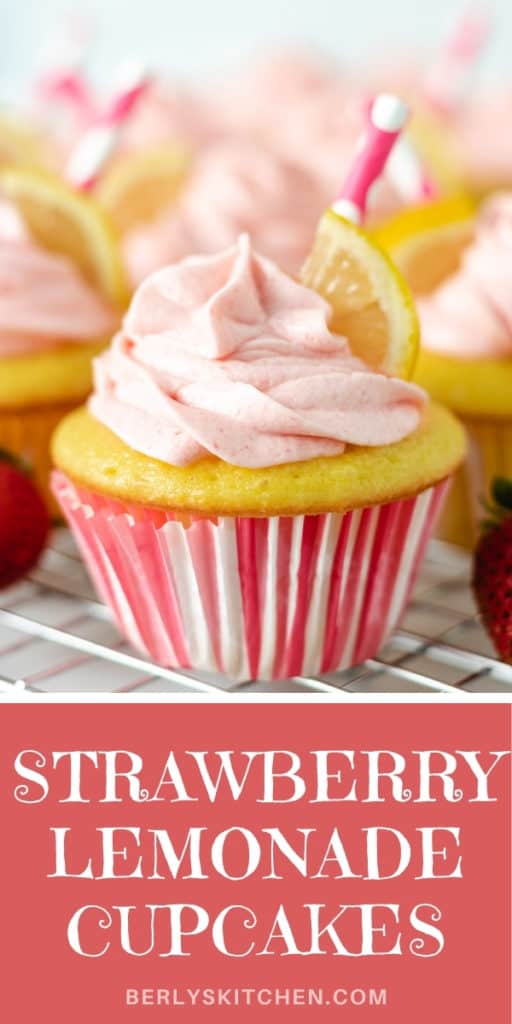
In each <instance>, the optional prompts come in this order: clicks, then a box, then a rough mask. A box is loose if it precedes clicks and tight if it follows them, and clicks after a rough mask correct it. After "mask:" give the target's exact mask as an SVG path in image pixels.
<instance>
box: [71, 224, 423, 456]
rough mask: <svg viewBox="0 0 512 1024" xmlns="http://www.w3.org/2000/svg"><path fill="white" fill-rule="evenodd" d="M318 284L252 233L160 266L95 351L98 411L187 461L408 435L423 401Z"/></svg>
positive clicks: (134, 438)
mask: <svg viewBox="0 0 512 1024" xmlns="http://www.w3.org/2000/svg"><path fill="white" fill-rule="evenodd" d="M329 314H330V308H329V306H328V304H327V303H326V302H325V301H324V300H323V299H322V298H321V297H320V296H319V295H317V294H316V293H315V292H313V291H311V290H310V289H308V288H305V287H303V286H302V285H300V284H298V283H297V282H296V281H294V280H293V279H292V278H291V277H288V276H287V275H286V274H284V273H283V272H282V271H281V270H280V269H279V268H278V267H277V266H276V265H275V264H273V263H271V262H270V261H267V260H266V259H263V258H262V257H260V256H258V255H256V253H255V252H254V251H253V249H252V246H251V242H250V240H249V238H248V236H246V235H245V236H241V237H240V238H239V239H238V241H237V242H236V244H235V245H233V246H232V247H230V248H228V249H226V250H225V251H223V252H220V253H218V254H216V255H214V256H208V257H190V258H189V259H186V260H183V261H182V262H181V263H178V264H176V265H174V266H171V267H167V268H165V269H164V270H161V271H158V272H156V273H155V274H153V275H151V276H150V277H149V278H148V279H147V280H146V281H145V282H144V284H143V285H141V287H140V288H139V289H138V291H137V292H136V294H135V296H134V298H133V300H132V304H131V308H130V310H129V312H128V314H127V316H126V318H125V322H124V325H123V328H122V330H121V331H120V332H119V333H118V334H117V335H116V337H115V338H114V341H113V342H112V345H111V347H110V348H109V350H108V351H107V352H105V353H104V354H103V355H101V356H100V357H99V358H98V359H96V360H95V389H94V392H93V395H92V397H91V399H90V401H89V407H90V410H91V412H92V414H93V415H94V416H95V417H96V418H97V419H98V420H100V421H101V422H103V423H104V424H105V425H106V426H107V427H108V428H110V430H112V431H113V432H114V433H115V434H117V436H118V437H120V438H121V439H122V440H123V441H125V442H126V443H127V444H128V445H130V446H131V447H132V448H134V449H135V450H137V451H140V452H143V453H144V454H146V455H148V456H152V457H154V458H157V459H160V460H162V461H163V462H167V463H170V464H172V465H178V466H183V465H187V464H189V463H193V462H195V461H196V460H198V459H201V458H202V457H204V456H207V455H214V456H217V457H219V458H221V459H223V460H224V461H226V462H229V463H232V464H234V465H237V466H246V467H265V466H271V465H278V464H280V463H286V462H300V461H303V460H306V459H310V458H314V457H317V456H326V455H327V456H328V455H339V454H340V453H342V452H343V451H344V449H345V446H346V445H347V444H351V445H374V446H378V445H383V444H390V443H392V442H394V441H399V440H401V439H402V438H404V437H406V436H407V435H408V434H410V433H411V432H412V431H414V430H415V428H416V427H417V426H418V423H419V421H420V417H421V413H422V409H423V406H424V403H425V401H426V396H425V394H424V392H423V391H421V390H420V389H419V388H417V387H416V386H415V385H413V384H409V383H406V382H404V381H401V380H395V379H393V378H389V377H385V376H383V375H381V374H377V373H373V372H371V371H369V370H368V369H367V368H366V367H365V366H364V364H363V363H362V362H360V361H359V360H358V359H356V358H354V357H353V356H352V354H351V352H350V348H349V344H348V342H347V341H346V340H345V339H344V338H342V337H339V336H336V335H334V334H332V333H331V332H330V331H329V327H328V319H329Z"/></svg>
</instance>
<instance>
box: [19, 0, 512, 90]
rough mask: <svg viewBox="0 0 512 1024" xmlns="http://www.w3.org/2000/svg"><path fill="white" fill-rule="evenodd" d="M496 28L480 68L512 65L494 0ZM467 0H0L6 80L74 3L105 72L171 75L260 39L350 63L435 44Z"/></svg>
mask: <svg viewBox="0 0 512 1024" xmlns="http://www.w3.org/2000/svg"><path fill="white" fill-rule="evenodd" d="M488 5H489V6H490V7H491V8H493V9H494V11H495V18H496V31H495V33H494V39H493V44H492V46H491V48H490V50H489V53H488V54H487V56H486V59H485V62H484V65H485V66H484V68H483V73H484V75H485V74H489V73H491V74H492V73H493V72H494V73H496V72H499V71H500V70H501V71H502V72H506V71H507V69H508V72H509V74H510V75H511V77H512V71H511V69H510V52H511V50H512V4H511V3H510V0H494V3H493V0H488ZM462 6H463V4H462V3H461V0H429V2H428V3H426V2H425V0H423V2H420V3H411V0H357V2H354V0H314V2H312V0H249V2H248V0H182V2H178V0H144V3H127V2H126V0H92V2H91V3H89V4H87V3H84V4H81V3H80V2H78V3H74V4H73V2H71V3H67V4H66V3H65V2H63V0H44V2H43V0H18V2H16V3H13V2H12V0H0V19H1V20H0V24H1V29H2V61H1V64H0V84H1V85H2V86H3V92H4V95H5V93H6V89H9V91H12V89H13V83H15V82H17V83H21V82H23V81H24V80H26V78H27V76H28V75H29V73H30V69H31V67H33V64H34V58H35V55H36V53H37V52H38V50H39V49H40V47H41V45H42V42H43V39H44V38H45V37H47V36H48V34H49V32H50V31H51V29H52V28H53V27H54V26H55V25H56V24H57V23H58V21H59V17H61V16H62V14H63V13H65V12H69V10H70V9H77V10H88V11H90V12H91V13H92V15H93V16H94V17H95V19H96V21H97V27H98V31H97V36H98V38H97V42H96V45H95V54H96V56H95V62H96V66H97V69H98V70H99V72H100V76H101V77H102V78H105V76H106V75H107V74H108V73H109V72H110V73H111V72H112V69H113V63H117V62H118V60H119V59H120V58H122V57H125V58H130V57H133V58H140V59H148V60H149V61H150V62H151V63H153V64H156V65H157V66H160V67H164V68H166V69H167V70H168V71H169V73H173V72H176V73H201V72H204V71H207V70H216V69H217V68H219V67H220V68H222V67H223V66H225V65H227V64H234V63H235V64H236V63H237V62H240V61H242V60H243V59H244V57H245V55H246V54H247V53H248V52H250V51H251V50H252V49H253V48H254V47H255V46H256V45H264V44H268V43H270V42H272V41H274V42H276V41H288V42H291V41H293V40H295V41H304V40H305V41H309V42H311V43H313V44H316V45H319V46H321V47H324V48H326V49H327V51H330V52H331V53H332V54H333V55H334V56H337V57H341V58H343V57H345V58H347V59H348V60H351V61H353V60H357V59H362V58H363V57H364V56H366V55H371V54H375V53H376V52H377V53H379V52H380V53H381V54H382V55H384V53H385V47H384V44H385V43H387V45H388V53H389V54H390V55H391V53H394V52H397V51H398V52H401V53H402V54H403V53H407V50H408V49H409V51H410V59H411V60H414V56H415V50H421V49H422V48H426V49H429V48H432V47H434V46H436V45H437V44H438V41H439V40H440V39H443V38H444V37H445V36H446V33H447V31H448V30H449V27H450V26H451V24H452V23H453V19H454V17H455V16H456V14H457V12H458V11H460V10H461V8H462Z"/></svg>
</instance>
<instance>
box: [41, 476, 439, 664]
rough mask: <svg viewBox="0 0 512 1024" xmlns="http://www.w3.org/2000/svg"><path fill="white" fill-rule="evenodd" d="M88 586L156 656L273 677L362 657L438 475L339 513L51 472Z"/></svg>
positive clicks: (385, 623) (389, 621) (383, 631)
mask: <svg viewBox="0 0 512 1024" xmlns="http://www.w3.org/2000/svg"><path fill="white" fill-rule="evenodd" d="M53 489H54V493H55V495H56V496H57V498H58V501H59V503H60V505H61V508H62V510H63V512H64V515H65V516H66V518H67V520H68V522H69V524H70V526H71V529H72V530H73V533H74V535H75V537H76V539H77V542H78V544H79V547H80V549H81V552H82V554H83V557H84V559H85V561H86V563H87V565H88V567H89V570H90V573H91V576H92V578H93V580H94V582H95V584H96V586H97V589H98V591H99V593H100V595H101V597H102V598H103V599H104V601H105V602H106V603H107V604H108V605H109V606H110V608H111V609H112V611H113V614H114V616H115V618H116V621H117V624H118V626H119V628H120V629H121V631H122V632H123V633H124V634H125V636H126V637H127V638H128V640H129V641H130V642H131V643H132V644H133V645H134V646H135V647H137V648H139V649H141V650H143V651H145V652H146V653H147V654H149V655H150V657H151V658H153V659H154V660H155V661H156V662H158V663H159V664H161V665H165V666H178V665H180V666H183V667H185V668H194V669H199V670H205V671H213V672H220V673H222V674H224V675H226V676H229V677H231V678H233V679H238V680H246V679H281V678H288V677H290V676H297V675H309V676H310V675H314V674H318V673H326V672H332V671H335V670H337V669H343V668H348V667H349V666H350V665H352V664H357V663H358V662H360V661H363V660H364V659H365V658H368V657H372V656H373V655H374V654H375V653H376V652H377V650H378V648H379V647H380V646H381V644H382V643H383V642H384V640H385V639H386V637H387V636H388V635H389V633H390V632H391V630H392V629H393V628H394V627H395V626H396V624H397V622H398V621H399V619H400V616H401V614H402V611H403V609H404V606H405V604H406V601H407V598H408V595H409V592H410V589H411V586H412V584H413V581H414V578H415V576H416V571H417V569H418V566H419V563H420V561H421V558H422V556H423V553H424V549H425V545H426V542H427V540H428V538H429V536H430V534H431V532H432V529H433V526H434V521H435V517H436V513H437V512H438V509H439V506H440V503H441V500H442V498H443V496H444V493H445V491H446V481H445V482H443V483H441V484H438V485H437V486H435V487H432V488H430V489H429V490H426V491H424V492H422V493H421V494H419V495H417V496H416V497H413V498H410V499H406V500H402V501H395V502H392V503H390V504H386V505H378V506H375V507H373V508H365V509H359V510H357V511H353V512H346V513H344V514H340V513H332V514H327V515H306V516H300V515H299V516H274V517H269V518H252V517H239V518H236V517H233V518H230V517H226V516H219V517H216V518H208V517H200V516H195V515H187V516H186V517H183V515H181V516H180V515H178V514H177V513H173V512H167V511H159V510H154V509H151V508H143V507H141V506H136V505H129V504H122V503H120V502H118V501H110V500H109V499H108V498H106V497H103V496H101V495H99V494H94V493H91V492H89V491H87V490H85V489H83V488H81V487H77V486H75V485H74V484H73V483H71V481H70V480H69V479H68V478H67V477H65V476H64V475H63V474H62V473H60V472H58V473H54V475H53Z"/></svg>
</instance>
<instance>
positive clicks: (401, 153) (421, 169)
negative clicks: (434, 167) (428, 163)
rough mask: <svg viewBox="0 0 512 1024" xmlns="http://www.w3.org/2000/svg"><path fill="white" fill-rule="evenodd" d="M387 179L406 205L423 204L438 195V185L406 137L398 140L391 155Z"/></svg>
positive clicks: (387, 168)
mask: <svg viewBox="0 0 512 1024" xmlns="http://www.w3.org/2000/svg"><path fill="white" fill-rule="evenodd" d="M386 177H387V178H388V180H389V181H390V182H391V184H392V185H393V188H394V189H395V191H396V192H397V193H398V195H399V196H400V198H401V199H402V200H403V201H404V203H418V202H419V203H421V202H425V201H427V200H429V199H433V198H434V197H435V196H436V195H437V191H438V190H437V187H436V185H435V184H434V182H433V180H432V178H431V177H430V175H429V174H428V172H427V169H426V167H425V165H424V164H423V162H422V160H421V158H420V156H419V153H418V151H417V149H416V147H415V146H414V144H413V143H412V142H411V140H410V139H408V138H407V136H406V135H402V136H401V137H400V138H399V139H398V142H397V143H396V146H395V148H394V149H393V151H392V153H391V154H390V157H389V160H388V163H387V167H386Z"/></svg>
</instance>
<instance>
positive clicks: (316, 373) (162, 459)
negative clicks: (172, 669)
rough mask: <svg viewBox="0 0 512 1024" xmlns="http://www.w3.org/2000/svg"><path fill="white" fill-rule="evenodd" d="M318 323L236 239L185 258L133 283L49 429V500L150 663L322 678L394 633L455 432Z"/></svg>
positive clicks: (270, 267)
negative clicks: (119, 316) (83, 404)
mask: <svg viewBox="0 0 512 1024" xmlns="http://www.w3.org/2000/svg"><path fill="white" fill-rule="evenodd" d="M332 217H333V218H335V215H334V214H332ZM338 220H341V219H340V218H338ZM344 230H345V233H346V232H349V233H350V234H351V237H352V236H353V238H354V239H355V240H356V241H355V243H354V244H355V245H356V246H359V249H360V248H361V246H362V245H363V236H362V234H361V232H358V231H357V229H355V228H349V226H347V227H346V229H344ZM320 241H321V240H320ZM356 252H357V250H356ZM375 258H376V259H377V260H380V257H378V255H377V253H376V254H375ZM356 262H357V260H356V257H355V255H354V258H353V261H352V270H354V267H355V264H356ZM347 267H348V261H345V262H343V261H342V271H343V273H345V274H346V271H347ZM379 270H380V277H379V282H380V285H381V286H382V282H383V280H387V278H386V274H390V273H392V272H391V271H390V270H389V268H388V265H387V264H386V262H385V260H384V258H383V257H382V261H381V262H379ZM344 281H345V284H348V287H347V296H348V300H350V301H352V300H353V298H354V289H353V288H351V286H350V284H349V283H348V282H347V281H346V278H344ZM359 285H360V287H359V289H357V288H356V292H358V295H359V297H360V295H361V292H362V288H361V285H362V275H361V276H360V277H359ZM340 287H341V285H340ZM387 299H388V303H389V306H390V307H391V306H393V312H392V314H391V315H392V317H393V323H394V328H393V329H394V330H395V335H396V334H397V332H398V330H399V328H398V326H397V324H398V323H399V320H400V313H399V310H398V308H397V305H396V302H397V301H398V300H397V297H396V295H394V300H393V302H392V299H391V292H390V293H389V294H388V296H387ZM337 301H338V302H339V295H338V299H337ZM372 309H373V312H372V317H371V319H370V318H369V319H367V320H364V323H365V324H366V325H367V326H366V329H368V330H370V329H371V324H372V323H373V324H375V318H376V303H374V304H373V307H372ZM338 312H339V310H338ZM409 313H410V310H409V309H408V308H407V309H406V310H405V314H404V315H405V317H406V319H407V316H409ZM331 315H332V311H331V307H330V305H329V304H328V303H327V302H326V301H325V300H324V299H323V298H322V297H321V296H320V295H319V294H317V292H316V291H313V290H312V289H311V288H309V287H305V286H304V285H303V284H301V283H299V282H297V281H296V280H294V279H292V278H291V277H289V276H288V275H287V274H285V273H284V272H283V271H282V270H280V269H279V268H278V267H277V266H276V265H275V264H274V263H272V262H271V261H269V260H267V259H265V258H263V257H261V256H259V255H257V254H256V253H255V251H254V250H253V247H252V245H251V242H250V240H249V238H248V237H247V236H242V237H240V238H239V239H238V241H237V242H236V243H235V244H234V245H233V246H231V247H229V248H228V249H226V250H224V251H222V252H220V253H217V254H214V255H210V256H198V257H190V258H188V259H185V260H183V261H181V262H179V263H177V264H175V265H173V266H170V267H167V268H165V269H163V270H160V271H158V272H156V273H154V274H153V275H151V276H150V277H149V278H148V279H147V280H146V281H145V282H144V283H143V284H142V285H141V286H140V288H139V289H138V291H137V292H136V294H135V296H134V298H133V301H132V304H131V307H130V310H129V312H128V314H127V316H126V318H125V321H124V324H123V327H122V329H121V331H120V332H119V333H118V334H117V336H116V337H115V339H114V341H113V342H112V345H111V347H110V348H109V349H108V350H107V351H106V352H105V353H104V354H103V355H102V356H100V357H99V358H98V359H97V360H96V361H95V371H94V373H95V386H94V392H93V395H92V397H91V399H90V400H89V403H88V406H87V408H83V409H81V410H79V411H76V412H74V413H72V414H71V415H70V416H69V417H67V418H66V419H65V420H64V421H63V422H62V423H61V424H60V426H59V428H58V430H57V432H56V435H55V438H54V442H53V455H54V460H55V464H56V466H57V470H56V472H55V474H54V477H53V488H54V493H55V495H56V497H57V499H58V501H59V503H60V505H61V508H62V511H63V513H64V515H65V516H66V518H67V520H68V522H69V525H70V526H71V529H72V530H73V532H74V534H75V537H76V539H77V541H78V544H79V546H80V549H81V551H82V554H83V556H84V558H85V561H86V563H87V565H88V567H89V570H90V572H91V575H92V577H93V579H94V581H95V583H96V585H97V587H98V590H99V592H100V594H101V596H102V597H103V599H104V600H105V601H106V602H107V604H109V605H110V607H111V609H112V611H113V613H114V616H115V618H116V620H117V623H118V625H119V627H120V628H121V630H122V631H123V632H124V633H125V635H126V636H127V638H128V639H129V640H130V642H131V643H133V644H134V645H135V646H136V647H137V648H139V649H141V650H142V651H144V652H146V653H147V654H149V655H150V656H151V657H152V658H153V659H155V660H156V661H158V662H159V663H160V664H162V665H174V666H176V665H180V666H183V667H185V668H193V669H196V670H206V671H208V670H209V671H217V672H221V673H223V674H225V675H227V676H229V677H231V678H234V679H239V680H243V679H249V678H267V679H278V678H283V677H290V676H293V675H303V674H306V673H307V674H312V673H327V672H332V671H335V670H338V669H342V668H346V667H348V666H349V665H351V664H354V663H357V662H359V661H361V660H362V659H364V658H366V657H370V656H372V655H374V654H375V652H376V651H377V649H378V648H379V646H380V644H381V643H382V642H383V640H384V639H385V637H386V636H387V635H388V634H389V632H390V631H391V629H392V628H393V627H394V626H395V625H396V623H397V621H398V619H399V617H400V614H401V612H402V609H403V607H404V604H405V602H406V599H407V596H408V593H409V590H410V587H411V584H412V581H413V579H414V576H415V572H416V569H417V567H418V564H419V561H420V559H421V556H422V553H423V550H424V547H425V544H426V541H427V538H428V536H429V534H430V531H431V529H432V525H433V520H434V518H435V514H436V511H437V509H438V508H439V505H440V502H441V499H442V496H443V494H444V492H445V490H446V481H447V478H448V477H449V476H450V474H451V473H452V472H453V470H454V468H455V467H456V466H457V464H458V463H459V462H460V459H461V457H462V454H463V448H464V442H463V435H462V431H461V429H460V427H459V426H458V424H457V423H456V421H454V419H453V417H452V416H451V414H450V413H448V412H446V411H444V410H443V409H441V408H440V407H437V406H435V405H433V404H431V403H430V402H429V401H428V399H427V396H426V394H425V393H424V392H423V391H422V390H421V389H420V388H419V387H417V386H416V385H414V384H411V383H408V382H406V381H404V380H400V379H396V378H395V379H394V378H392V377H388V376H386V375H384V374H382V373H377V372H373V371H372V370H370V369H369V367H368V366H367V365H365V363H364V362H363V361H362V360H361V359H359V358H356V357H355V356H354V355H353V354H352V352H351V349H350V344H349V342H350V337H349V338H348V340H347V338H346V337H343V336H341V334H334V333H333V332H332V331H331V329H330V327H329V322H330V320H331ZM355 316H356V314H354V312H353V310H352V313H351V314H350V315H349V316H347V319H346V322H347V324H348V325H352V327H353V329H354V331H355V329H356V327H355V325H356V319H355ZM408 322H410V320H409V321H408ZM396 340H397V339H396V338H395V341H396Z"/></svg>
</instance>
